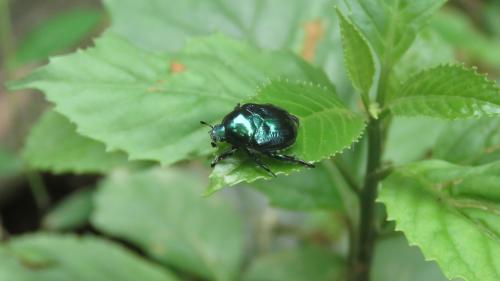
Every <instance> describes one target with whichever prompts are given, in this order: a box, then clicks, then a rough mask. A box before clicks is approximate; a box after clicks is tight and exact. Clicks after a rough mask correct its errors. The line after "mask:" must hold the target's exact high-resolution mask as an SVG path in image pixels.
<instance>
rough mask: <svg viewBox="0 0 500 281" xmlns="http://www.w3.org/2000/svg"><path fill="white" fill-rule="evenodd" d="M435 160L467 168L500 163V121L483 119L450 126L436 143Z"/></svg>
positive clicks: (462, 121)
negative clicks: (466, 166) (495, 162)
mask: <svg viewBox="0 0 500 281" xmlns="http://www.w3.org/2000/svg"><path fill="white" fill-rule="evenodd" d="M433 156H434V158H438V159H443V160H446V161H448V162H452V163H456V164H464V165H477V164H485V163H488V162H494V161H498V160H500V119H499V118H488V117H483V118H480V119H473V120H460V121H454V122H452V123H450V124H449V125H448V126H446V127H445V128H444V130H443V131H442V132H441V134H440V136H439V138H438V139H437V142H436V144H435V148H434V155H433Z"/></svg>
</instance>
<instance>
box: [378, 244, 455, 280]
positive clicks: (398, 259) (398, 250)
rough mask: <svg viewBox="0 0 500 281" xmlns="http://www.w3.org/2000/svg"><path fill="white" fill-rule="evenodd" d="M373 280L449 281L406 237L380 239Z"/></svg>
mask: <svg viewBox="0 0 500 281" xmlns="http://www.w3.org/2000/svg"><path fill="white" fill-rule="evenodd" d="M372 266H373V269H372V273H371V278H372V279H373V280H374V281H388V280H391V281H392V280H394V281H429V280H432V281H448V280H449V279H448V278H446V277H444V275H443V273H442V272H441V270H440V269H439V267H438V266H437V264H436V263H435V262H433V261H426V260H425V259H424V256H423V255H422V253H421V252H420V250H419V249H418V248H417V247H410V245H408V241H406V239H405V238H404V237H401V236H399V235H398V236H394V237H388V238H385V239H379V240H378V242H377V245H376V248H375V256H374V258H373V265H372Z"/></svg>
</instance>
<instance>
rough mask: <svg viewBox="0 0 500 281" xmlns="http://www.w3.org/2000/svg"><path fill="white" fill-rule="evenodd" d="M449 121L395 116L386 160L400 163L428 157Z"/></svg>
mask: <svg viewBox="0 0 500 281" xmlns="http://www.w3.org/2000/svg"><path fill="white" fill-rule="evenodd" d="M448 122H449V121H448V120H436V119H434V118H428V117H411V118H408V117H395V118H393V120H392V121H391V126H390V127H389V131H388V134H387V142H386V145H385V147H386V149H385V150H384V160H386V161H391V162H392V163H394V164H397V165H400V164H406V163H409V162H413V161H416V160H421V159H424V158H426V157H428V156H429V155H430V154H431V152H432V149H433V148H434V145H435V144H436V140H437V139H438V138H439V135H440V134H441V131H442V130H443V128H444V127H445V126H446V125H447V124H448ZM415 140H418V141H415Z"/></svg>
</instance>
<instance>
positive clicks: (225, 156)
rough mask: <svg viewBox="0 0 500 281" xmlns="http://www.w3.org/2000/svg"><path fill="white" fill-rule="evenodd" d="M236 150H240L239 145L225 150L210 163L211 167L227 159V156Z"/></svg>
mask: <svg viewBox="0 0 500 281" xmlns="http://www.w3.org/2000/svg"><path fill="white" fill-rule="evenodd" d="M236 150H238V148H237V147H232V148H231V149H230V150H228V151H225V152H223V153H222V154H221V155H218V156H217V157H215V159H214V160H213V161H212V164H210V167H212V168H213V167H215V165H217V163H219V162H220V161H222V160H224V159H226V158H227V157H229V156H231V155H233V154H234V153H235V152H236Z"/></svg>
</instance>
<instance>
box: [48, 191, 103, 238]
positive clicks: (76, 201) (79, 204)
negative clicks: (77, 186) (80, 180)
mask: <svg viewBox="0 0 500 281" xmlns="http://www.w3.org/2000/svg"><path fill="white" fill-rule="evenodd" d="M93 194H94V191H93V190H82V191H79V192H75V193H72V194H71V195H69V196H68V197H66V198H64V199H63V200H62V201H61V202H60V203H58V204H57V205H56V206H55V207H54V208H53V209H52V210H50V211H49V212H48V213H47V214H46V215H45V217H44V218H43V221H42V225H43V227H44V228H46V229H50V230H61V231H64V230H72V229H75V228H78V227H81V226H83V225H85V224H86V223H87V222H88V221H89V218H90V214H91V213H92V209H93V206H94V204H93V202H92V196H93Z"/></svg>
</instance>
